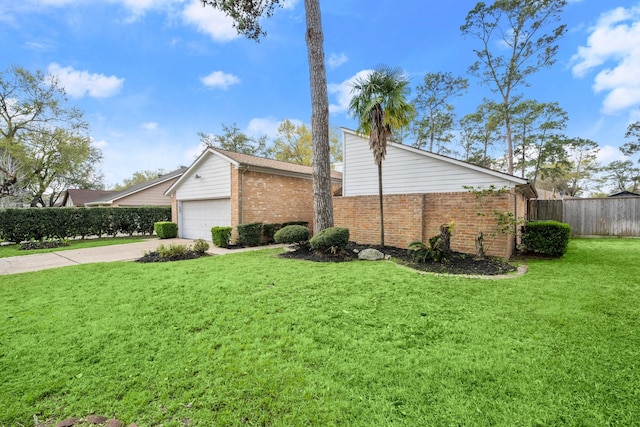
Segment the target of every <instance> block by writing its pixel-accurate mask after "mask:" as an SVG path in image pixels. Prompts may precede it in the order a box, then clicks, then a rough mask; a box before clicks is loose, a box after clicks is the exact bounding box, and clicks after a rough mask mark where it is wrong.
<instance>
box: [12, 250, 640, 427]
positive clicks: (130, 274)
mask: <svg viewBox="0 0 640 427" xmlns="http://www.w3.org/2000/svg"><path fill="white" fill-rule="evenodd" d="M277 252H278V251H277V250H262V251H256V252H246V253H238V254H233V255H225V256H218V257H209V258H203V259H198V260H193V261H181V262H179V263H162V264H137V263H112V264H94V265H80V266H74V267H68V268H61V269H56V270H49V271H43V272H36V273H25V274H19V275H12V276H3V277H2V279H1V282H0V283H1V284H0V378H2V379H3V380H2V383H3V385H2V387H0V425H7V426H8V425H16V426H17V425H20V424H22V425H31V423H33V416H34V415H37V416H38V418H39V419H40V420H44V419H49V420H52V421H53V420H60V419H62V418H67V417H71V416H76V417H79V416H84V415H87V414H92V413H97V414H101V415H105V416H109V417H111V416H114V417H118V418H119V419H120V420H122V421H124V422H125V423H127V424H128V423H131V422H136V423H137V424H138V425H141V426H149V425H160V424H162V425H164V426H183V425H187V423H188V425H192V426H193V425H196V426H209V425H271V426H293V425H296V426H297V425H350V426H371V425H408V426H415V425H437V426H448V425H456V426H458V425H464V426H487V425H498V426H516V425H518V426H549V425H554V426H557V425H566V426H602V425H620V426H626V425H634V424H636V423H637V421H638V420H639V419H640V283H639V282H640V280H638V278H639V277H640V262H638V260H639V259H640V240H632V239H594V240H586V239H585V240H573V241H572V242H571V243H570V247H569V252H568V253H567V254H566V255H565V257H563V258H562V259H558V260H531V261H530V263H529V272H528V273H527V274H526V275H525V276H522V277H520V278H515V279H507V280H482V279H479V280H475V279H464V278H456V277H444V276H433V275H421V274H417V273H415V272H412V271H408V270H406V269H403V268H398V267H397V266H395V265H394V264H392V263H388V262H378V263H370V262H352V263H341V264H331V263H309V262H305V261H297V260H283V259H278V258H276V257H275V256H274V255H275V254H276V253H277Z"/></svg>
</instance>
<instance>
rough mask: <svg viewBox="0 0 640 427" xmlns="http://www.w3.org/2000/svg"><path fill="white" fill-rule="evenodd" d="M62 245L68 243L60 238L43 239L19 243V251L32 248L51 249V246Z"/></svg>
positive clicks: (57, 246)
mask: <svg viewBox="0 0 640 427" xmlns="http://www.w3.org/2000/svg"><path fill="white" fill-rule="evenodd" d="M63 246H69V243H67V242H63V241H61V240H45V241H41V242H40V241H38V242H24V243H23V244H21V245H20V250H21V251H31V250H34V249H53V248H61V247H63Z"/></svg>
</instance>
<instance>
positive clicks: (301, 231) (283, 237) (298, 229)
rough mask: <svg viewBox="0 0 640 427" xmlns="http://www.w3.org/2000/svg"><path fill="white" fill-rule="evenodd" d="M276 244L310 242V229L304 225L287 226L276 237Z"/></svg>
mask: <svg viewBox="0 0 640 427" xmlns="http://www.w3.org/2000/svg"><path fill="white" fill-rule="evenodd" d="M274 239H275V241H276V243H285V244H291V243H303V242H306V241H307V240H309V229H308V228H307V227H305V226H304V225H287V226H286V227H284V228H281V229H280V230H278V231H277V232H276V234H275V235H274Z"/></svg>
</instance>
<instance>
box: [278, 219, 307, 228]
mask: <svg viewBox="0 0 640 427" xmlns="http://www.w3.org/2000/svg"><path fill="white" fill-rule="evenodd" d="M287 225H304V226H305V227H307V228H308V227H309V221H287V222H283V223H282V226H283V227H286V226H287Z"/></svg>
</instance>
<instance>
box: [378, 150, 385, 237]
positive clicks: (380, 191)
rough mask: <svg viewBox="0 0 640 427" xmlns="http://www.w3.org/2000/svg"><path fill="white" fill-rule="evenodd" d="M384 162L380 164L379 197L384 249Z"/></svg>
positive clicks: (381, 235) (381, 234)
mask: <svg viewBox="0 0 640 427" xmlns="http://www.w3.org/2000/svg"><path fill="white" fill-rule="evenodd" d="M382 193H383V192H382V160H380V161H379V162H378V196H379V198H380V246H382V247H383V248H384V198H383V197H382Z"/></svg>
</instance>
